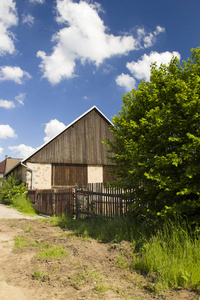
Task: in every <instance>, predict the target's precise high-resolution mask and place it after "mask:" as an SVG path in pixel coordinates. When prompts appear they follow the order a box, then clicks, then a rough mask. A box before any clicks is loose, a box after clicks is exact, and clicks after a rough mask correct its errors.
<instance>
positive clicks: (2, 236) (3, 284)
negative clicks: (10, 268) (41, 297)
mask: <svg viewBox="0 0 200 300" xmlns="http://www.w3.org/2000/svg"><path fill="white" fill-rule="evenodd" d="M35 218H38V217H30V216H26V215H24V214H22V213H20V212H18V211H17V210H15V209H14V208H12V207H10V206H6V205H3V204H0V219H4V220H5V219H6V220H7V219H35ZM0 224H1V223H0ZM1 225H2V224H1ZM18 232H19V230H18V231H16V230H13V228H12V227H11V228H10V230H9V231H8V228H7V227H6V228H5V227H4V226H0V299H1V300H26V299H28V298H27V297H26V295H27V290H26V289H22V288H19V287H17V286H13V285H11V284H9V282H7V281H6V280H5V276H4V275H5V270H6V260H7V259H8V257H9V254H10V253H11V252H12V249H13V245H14V240H13V239H14V237H15V236H16V234H17V233H18ZM29 299H30V298H29Z"/></svg>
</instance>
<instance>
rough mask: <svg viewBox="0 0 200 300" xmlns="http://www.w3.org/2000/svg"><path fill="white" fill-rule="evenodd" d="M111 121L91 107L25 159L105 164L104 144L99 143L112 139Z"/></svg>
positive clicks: (40, 161) (107, 162)
mask: <svg viewBox="0 0 200 300" xmlns="http://www.w3.org/2000/svg"><path fill="white" fill-rule="evenodd" d="M110 126H111V125H110V123H109V122H108V120H106V119H105V118H104V117H103V116H102V115H101V114H100V113H99V112H98V111H97V110H96V109H94V110H92V111H90V112H89V113H88V114H87V115H85V116H84V117H83V118H81V119H79V120H78V121H77V122H76V123H73V125H72V126H70V127H69V128H67V129H66V130H65V131H64V132H62V133H61V134H60V135H59V136H57V137H56V138H55V139H53V140H52V141H51V142H50V143H49V144H47V145H46V146H44V147H43V148H41V149H40V150H39V151H38V152H36V153H35V154H34V155H33V156H31V157H30V158H29V159H28V161H30V162H36V163H37V162H39V163H68V164H87V165H107V164H110V161H109V160H108V159H107V156H108V153H107V147H106V146H104V145H103V144H102V141H105V140H106V138H108V139H112V136H111V133H110V130H109V127H110Z"/></svg>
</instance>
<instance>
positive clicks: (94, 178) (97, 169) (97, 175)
mask: <svg viewBox="0 0 200 300" xmlns="http://www.w3.org/2000/svg"><path fill="white" fill-rule="evenodd" d="M87 171H88V172H87V173H88V183H100V182H103V167H102V166H88V170H87Z"/></svg>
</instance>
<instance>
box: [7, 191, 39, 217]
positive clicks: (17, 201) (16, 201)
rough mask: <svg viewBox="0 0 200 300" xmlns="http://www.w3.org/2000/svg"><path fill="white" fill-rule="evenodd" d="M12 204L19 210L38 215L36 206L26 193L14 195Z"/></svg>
mask: <svg viewBox="0 0 200 300" xmlns="http://www.w3.org/2000/svg"><path fill="white" fill-rule="evenodd" d="M11 206H12V207H14V208H16V209H17V210H18V211H19V212H22V213H25V214H29V215H36V212H35V208H34V206H33V204H32V203H31V201H30V200H29V199H28V198H27V197H26V195H25V196H16V197H14V198H13V203H12V204H11Z"/></svg>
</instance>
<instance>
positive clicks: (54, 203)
mask: <svg viewBox="0 0 200 300" xmlns="http://www.w3.org/2000/svg"><path fill="white" fill-rule="evenodd" d="M55 192H56V190H55V189H53V195H52V208H53V216H55V214H56V194H55Z"/></svg>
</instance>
